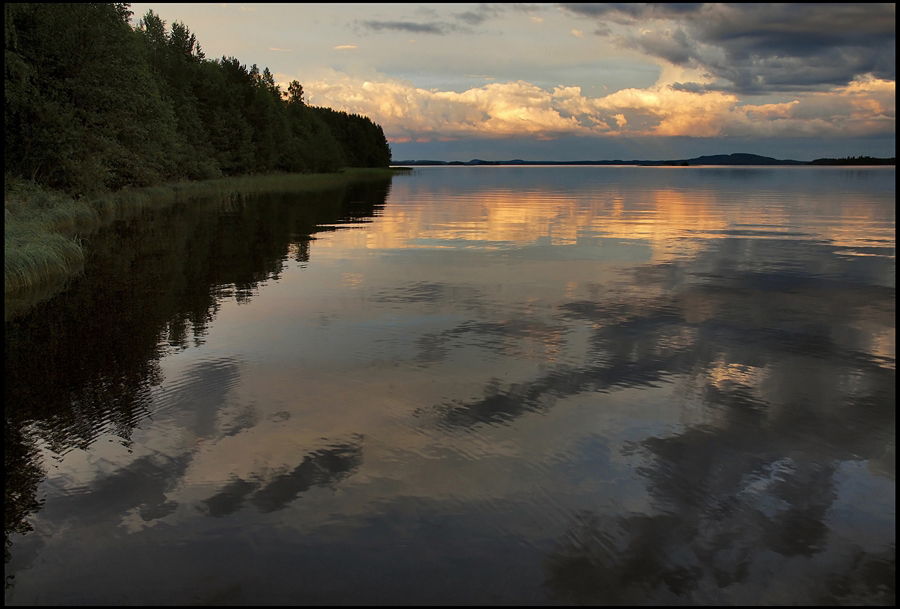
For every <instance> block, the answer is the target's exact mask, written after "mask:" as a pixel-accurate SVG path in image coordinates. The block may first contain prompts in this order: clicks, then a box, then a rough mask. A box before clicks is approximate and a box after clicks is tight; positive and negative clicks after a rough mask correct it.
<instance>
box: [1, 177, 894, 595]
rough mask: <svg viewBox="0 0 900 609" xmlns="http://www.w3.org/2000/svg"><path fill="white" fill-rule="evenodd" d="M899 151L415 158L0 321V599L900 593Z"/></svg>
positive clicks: (184, 229) (139, 260)
mask: <svg viewBox="0 0 900 609" xmlns="http://www.w3.org/2000/svg"><path fill="white" fill-rule="evenodd" d="M895 196H896V193H895V169H894V168H893V167H890V168H856V167H854V168H847V167H684V168H671V167H559V166H554V167H423V168H416V169H414V170H413V171H412V172H410V173H408V174H400V175H396V176H394V177H393V178H392V179H390V181H368V182H362V183H359V184H355V185H353V186H351V187H349V188H347V189H345V190H342V191H333V192H323V193H318V194H315V193H304V194H297V195H269V196H258V197H251V198H246V199H234V200H228V201H221V200H219V201H213V200H208V201H190V202H184V203H182V204H179V205H176V206H175V207H172V208H168V209H166V210H162V211H161V210H155V211H154V210H145V211H144V212H142V213H141V214H140V215H137V216H135V217H132V218H128V219H122V220H119V221H117V222H116V223H115V224H114V225H112V226H110V227H109V228H108V229H105V230H104V231H102V232H101V233H98V234H96V235H93V236H92V237H90V239H89V242H88V246H89V260H88V262H87V264H86V267H85V271H84V274H83V276H81V277H79V278H77V279H75V280H73V281H72V282H71V284H70V286H69V289H68V290H66V291H65V292H63V293H61V294H59V295H58V296H56V297H54V298H53V299H52V300H49V301H46V302H44V303H42V304H40V305H38V306H36V307H35V308H34V309H33V310H32V311H31V312H30V313H29V314H27V315H26V316H24V317H21V318H17V319H13V320H11V321H8V322H7V323H6V328H5V330H6V341H5V344H6V382H5V397H6V408H5V411H6V425H5V432H4V435H5V461H6V520H5V532H6V569H5V572H6V603H7V604H11V605H37V604H292V605H293V604H351V603H353V604H360V603H361V604H413V603H415V604H612V605H619V604H625V605H638V604H816V605H818V604H874V605H893V604H894V602H895V584H894V580H895V565H896V555H895V552H896V550H895V513H896V512H895V509H896V502H895V458H896V457H895V437H896V428H895V405H894V402H895V378H896V377H895V349H896V346H895V345H896V343H895V340H896V334H895V295H896V292H895V290H896V286H895V277H896V275H895V273H896V268H895V247H896V242H895V231H896V217H895Z"/></svg>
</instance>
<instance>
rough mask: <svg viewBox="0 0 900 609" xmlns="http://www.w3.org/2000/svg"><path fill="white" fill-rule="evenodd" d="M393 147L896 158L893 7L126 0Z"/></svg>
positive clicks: (412, 153)
mask: <svg viewBox="0 0 900 609" xmlns="http://www.w3.org/2000/svg"><path fill="white" fill-rule="evenodd" d="M131 7H132V11H134V16H133V18H132V21H133V23H137V21H138V20H139V19H140V17H141V16H143V15H144V14H146V12H147V10H148V9H152V10H153V11H154V12H155V13H157V14H158V15H159V16H160V17H161V18H162V19H163V20H164V21H165V22H166V23H167V24H168V25H170V26H171V24H172V23H173V22H175V21H180V22H182V23H184V24H185V25H187V26H188V28H189V29H190V30H191V31H192V32H193V33H195V34H196V35H197V39H198V41H199V43H200V45H201V47H202V49H203V51H204V53H206V56H207V58H209V59H217V58H221V57H222V56H228V57H236V58H237V59H239V60H240V61H241V63H243V64H246V65H247V66H248V67H249V66H251V65H253V64H257V65H258V66H259V68H260V70H262V68H264V67H268V68H269V70H270V71H271V72H272V73H273V74H274V76H275V80H276V82H277V83H279V84H280V85H281V86H282V89H286V88H287V84H288V83H289V82H290V81H292V80H298V81H299V82H300V83H301V84H302V85H303V90H304V92H305V96H306V99H307V102H308V103H310V104H313V105H316V106H327V107H330V108H334V109H335V110H343V111H346V112H351V113H357V114H362V115H365V116H368V117H369V118H371V119H372V120H373V121H375V122H376V123H378V124H379V125H381V126H382V127H383V129H384V132H385V135H386V137H387V139H388V142H389V143H390V146H391V150H392V155H393V159H394V160H395V161H400V160H416V159H418V160H423V159H431V160H444V161H449V160H462V161H467V160H470V159H474V158H479V159H484V160H510V159H524V160H531V161H538V160H548V161H567V160H614V159H621V160H635V159H646V160H667V159H680V158H691V157H696V156H700V155H705V154H730V153H735V152H749V153H753V154H761V155H764V156H771V157H775V158H789V159H796V160H801V161H808V160H812V159H815V158H821V157H843V156H857V155H868V156H875V157H890V156H895V150H896V127H895V108H896V59H895V53H896V25H895V21H896V5H895V4H893V3H889V4H863V3H846V4H832V3H821V4H817V3H814V4H809V3H796V4H743V3H742V4H703V3H695V4H687V3H685V4H627V3H608V4H337V3H329V4H191V3H180V4H158V3H149V4H145V3H133V4H132V5H131Z"/></svg>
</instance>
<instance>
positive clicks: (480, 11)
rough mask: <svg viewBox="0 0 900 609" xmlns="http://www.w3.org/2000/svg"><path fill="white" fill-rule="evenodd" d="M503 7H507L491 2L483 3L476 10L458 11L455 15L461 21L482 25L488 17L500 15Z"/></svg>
mask: <svg viewBox="0 0 900 609" xmlns="http://www.w3.org/2000/svg"><path fill="white" fill-rule="evenodd" d="M503 8H505V7H502V6H501V7H498V6H494V5H491V4H481V5H479V7H478V8H477V9H475V10H474V11H465V12H464V13H456V14H455V15H454V17H456V18H457V19H459V20H461V21H465V22H466V23H468V24H469V25H481V24H482V23H484V22H485V21H487V20H488V19H490V18H492V17H496V16H497V15H499V14H500V12H501V11H502V9H503Z"/></svg>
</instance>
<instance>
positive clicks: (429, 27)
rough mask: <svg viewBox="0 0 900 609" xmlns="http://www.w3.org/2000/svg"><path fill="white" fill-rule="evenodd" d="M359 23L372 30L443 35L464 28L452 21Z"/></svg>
mask: <svg viewBox="0 0 900 609" xmlns="http://www.w3.org/2000/svg"><path fill="white" fill-rule="evenodd" d="M359 24H360V25H361V26H362V27H363V28H365V29H367V30H372V31H374V32H380V31H382V30H395V31H398V32H410V33H412V34H437V35H439V36H443V35H445V34H449V33H451V32H459V31H465V30H464V28H461V27H459V26H458V25H454V24H452V23H445V22H442V21H432V22H430V23H415V22H413V21H374V20H373V21H361V22H359Z"/></svg>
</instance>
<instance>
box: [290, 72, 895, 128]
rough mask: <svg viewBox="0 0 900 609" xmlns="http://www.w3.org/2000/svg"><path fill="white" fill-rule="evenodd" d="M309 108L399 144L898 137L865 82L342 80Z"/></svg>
mask: <svg viewBox="0 0 900 609" xmlns="http://www.w3.org/2000/svg"><path fill="white" fill-rule="evenodd" d="M303 84H304V88H305V90H306V91H307V93H308V99H309V101H310V103H312V104H315V105H322V106H329V107H331V108H334V109H337V110H344V111H347V112H351V113H357V114H363V115H366V116H369V117H371V118H372V119H373V120H375V121H376V122H377V123H379V124H380V125H382V127H383V128H384V130H385V134H386V135H387V136H388V138H389V140H391V141H394V142H404V141H423V140H427V139H455V138H462V137H511V136H520V135H522V136H525V135H527V136H532V137H534V136H536V137H539V138H545V139H552V138H555V137H559V136H563V135H579V136H591V135H593V136H616V135H629V136H694V137H721V136H772V135H778V136H782V137H783V136H788V137H804V136H848V137H860V136H872V135H879V134H894V133H895V95H896V92H895V82H894V81H889V80H881V79H877V78H874V77H872V76H870V75H869V76H865V77H862V78H859V79H857V80H855V81H854V82H851V83H850V84H849V85H848V86H845V87H838V88H835V89H834V90H832V91H829V92H812V93H801V94H797V95H795V96H793V97H794V99H793V100H791V101H788V102H782V103H767V104H758V105H754V104H750V103H742V102H741V100H740V99H739V97H738V96H737V95H735V94H733V93H727V92H721V91H701V92H690V91H684V90H679V89H678V88H676V87H672V86H670V85H665V84H658V85H656V86H654V87H650V88H646V89H635V88H631V89H622V90H620V91H616V92H614V93H611V94H609V95H606V96H603V97H587V96H585V95H583V94H582V92H581V88H580V87H567V86H562V85H560V86H557V87H556V88H555V89H554V90H553V91H546V90H544V89H542V88H540V87H538V86H536V85H533V84H531V83H528V82H525V81H522V80H519V81H516V82H506V83H491V84H487V85H484V86H482V87H477V88H472V89H468V90H466V91H463V92H461V93H457V92H454V91H439V90H434V89H432V90H426V89H421V88H417V87H415V86H413V85H412V84H410V83H408V82H405V81H399V80H391V79H389V78H387V77H385V78H384V79H383V80H380V81H378V82H373V81H371V80H363V79H361V78H355V77H352V76H349V75H347V74H343V73H337V72H336V73H334V74H333V75H332V76H331V77H329V78H328V79H323V80H316V81H312V82H304V83H303Z"/></svg>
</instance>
